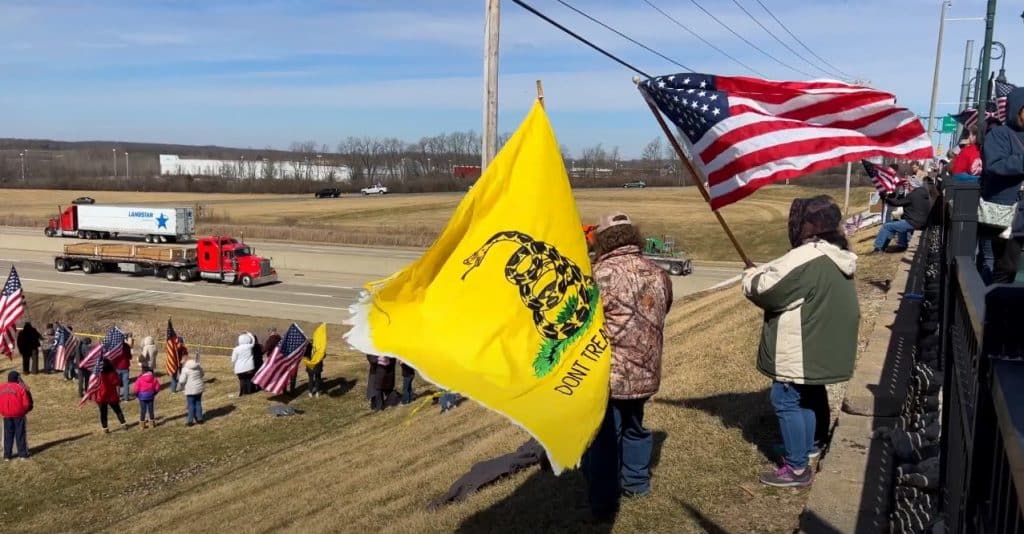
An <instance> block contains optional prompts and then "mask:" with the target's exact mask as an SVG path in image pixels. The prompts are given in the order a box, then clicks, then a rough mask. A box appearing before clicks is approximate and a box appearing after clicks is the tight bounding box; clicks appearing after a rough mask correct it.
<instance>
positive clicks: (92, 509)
mask: <svg viewBox="0 0 1024 534" xmlns="http://www.w3.org/2000/svg"><path fill="white" fill-rule="evenodd" d="M855 242H856V246H857V250H858V252H864V248H865V241H864V239H863V236H862V238H860V239H857V240H855ZM898 260H899V258H898V256H889V255H886V256H872V257H868V258H862V260H861V271H860V274H859V275H858V280H857V284H858V291H859V292H860V294H861V308H862V311H863V312H864V313H863V321H862V326H861V334H862V336H863V335H865V333H866V332H867V331H868V329H869V327H870V324H872V323H873V321H874V316H873V315H872V312H871V310H873V309H875V310H876V309H877V307H876V301H877V300H878V299H880V298H881V295H882V294H883V293H882V292H881V290H880V289H876V288H875V286H874V283H875V282H877V279H878V278H883V277H885V276H891V273H893V272H894V271H895V264H896V262H897V261H898ZM29 298H30V303H32V316H33V318H35V319H36V321H37V322H41V321H43V320H46V319H49V318H57V317H63V318H68V319H70V320H71V321H72V322H73V323H74V324H76V325H77V326H78V330H80V331H85V330H87V329H88V330H92V331H98V330H100V329H102V328H103V327H105V326H107V325H109V324H110V323H111V322H112V321H115V320H119V318H123V317H131V322H129V321H127V320H124V321H122V322H121V324H122V325H123V326H125V327H126V328H130V329H132V330H133V331H134V332H136V333H137V334H142V333H157V334H159V333H162V332H163V328H164V327H165V324H166V318H167V315H168V313H172V314H176V315H175V325H176V326H177V327H178V329H179V331H180V332H181V333H182V335H184V336H186V337H189V338H190V339H192V340H194V342H203V343H204V344H210V345H220V344H223V345H225V346H229V345H230V344H231V342H232V341H233V339H234V337H235V336H236V335H237V332H238V331H239V330H240V329H241V328H247V329H259V331H260V332H262V330H263V329H264V328H265V327H266V326H268V325H270V324H275V325H276V326H278V327H279V328H281V327H284V326H285V322H284V321H276V322H275V321H269V320H264V319H257V318H249V317H242V316H223V315H213V314H206V313H204V312H201V311H197V312H195V313H190V314H188V315H187V316H186V315H185V314H182V313H181V312H168V311H167V310H162V309H159V308H147V309H143V308H140V307H133V306H129V305H125V304H118V303H98V302H94V301H79V300H75V299H63V298H61V299H53V298H51V297H43V296H38V295H30V296H29ZM874 315H877V312H875V314H874ZM760 320H761V314H760V312H759V310H757V309H756V308H755V307H754V306H752V305H750V304H748V303H747V302H746V301H745V299H744V298H743V297H742V296H741V295H740V293H739V291H738V290H737V288H736V287H730V288H725V289H722V290H719V291H715V292H712V293H709V294H705V295H703V296H701V297H699V298H694V299H687V300H685V301H682V302H679V303H677V304H676V308H675V309H673V311H672V313H671V315H670V318H669V325H668V327H667V329H666V332H665V348H666V349H665V350H666V351H665V360H664V370H663V382H662V386H661V391H660V392H659V393H658V395H657V396H656V397H655V398H654V400H653V401H652V402H650V403H648V405H647V406H648V410H647V415H646V424H647V426H648V427H649V428H650V429H651V430H652V432H653V433H654V436H655V443H656V446H655V455H654V459H653V473H654V474H653V477H654V478H653V485H654V493H653V494H652V495H651V496H649V497H648V498H645V499H642V500H629V501H626V502H625V503H624V505H623V509H622V512H621V514H620V515H619V518H618V519H617V521H616V524H615V526H614V528H613V529H612V531H613V532H703V531H709V530H711V531H713V530H714V529H722V530H721V531H726V532H786V531H790V530H791V529H792V528H793V527H794V526H795V525H796V520H797V517H798V515H799V512H800V510H801V509H802V507H803V504H804V502H805V501H806V496H807V492H806V491H802V490H778V489H769V488H764V487H760V486H759V485H758V484H757V483H756V476H757V474H758V473H759V472H761V471H762V470H765V469H767V468H769V467H770V466H771V459H770V458H769V456H768V453H767V451H768V449H769V447H770V446H771V444H772V443H774V442H776V441H778V437H777V423H776V420H775V416H774V413H773V412H772V410H771V406H770V404H769V402H768V397H767V388H768V385H769V383H768V380H767V379H766V378H765V377H763V376H761V375H760V374H758V373H757V371H756V370H755V368H754V357H755V348H756V343H757V338H758V333H759V329H760ZM305 326H307V327H309V326H311V325H305ZM307 331H308V330H307ZM340 331H341V330H340V328H332V329H331V331H330V339H331V345H330V350H329V353H330V356H329V357H328V359H327V360H326V369H325V373H324V374H325V379H326V380H327V382H328V383H329V384H330V385H331V387H332V391H331V394H330V395H328V396H325V397H321V398H318V399H310V398H308V397H305V396H300V397H298V398H296V399H289V398H283V399H278V400H283V401H287V402H289V403H290V404H291V406H293V407H295V408H297V409H299V410H301V411H302V412H303V413H302V414H300V415H299V416H296V417H289V418H279V419H275V418H272V417H270V416H269V415H268V413H267V406H268V404H269V401H268V400H267V399H266V398H265V396H264V395H255V396H251V397H244V398H242V399H238V398H230V397H229V396H228V395H229V394H230V393H234V392H235V389H236V387H237V386H236V381H235V378H234V376H233V375H232V374H231V372H230V367H229V361H228V359H227V358H226V357H225V356H224V355H222V354H219V353H217V352H216V351H212V350H211V351H210V353H209V355H208V356H207V354H206V353H204V360H203V361H204V366H205V367H206V369H207V373H208V376H209V378H210V379H211V382H210V383H209V384H208V393H207V394H206V395H205V396H204V407H205V408H206V410H207V411H208V412H213V414H214V416H213V417H211V418H210V420H209V422H208V423H207V424H205V425H203V426H202V427H193V428H186V427H185V426H184V424H183V418H182V413H183V410H184V406H183V399H181V398H180V397H179V396H174V395H170V394H167V393H166V392H164V393H161V395H160V397H159V398H158V401H157V415H158V416H160V417H163V418H164V419H165V423H164V424H163V425H162V426H160V427H158V428H156V429H153V430H145V431H143V430H141V429H138V428H137V427H135V428H132V429H130V430H128V431H120V430H118V431H116V432H114V433H112V434H110V435H102V434H99V433H98V432H97V430H98V424H97V423H96V414H95V411H96V408H95V407H94V406H92V405H89V406H87V407H85V408H83V409H81V410H78V409H76V408H75V407H74V404H75V396H74V391H73V388H72V386H71V385H70V384H68V383H65V382H64V381H63V380H62V379H59V378H57V377H56V376H31V377H29V383H30V385H31V386H32V388H33V391H34V392H35V394H36V399H37V409H36V411H35V412H33V413H32V414H31V415H30V416H29V440H30V444H31V445H32V446H33V447H34V448H35V449H36V455H35V457H34V458H33V460H31V461H30V462H14V463H12V464H9V465H3V466H0V470H2V471H3V476H4V477H5V480H6V481H7V487H8V488H9V489H8V491H7V493H6V494H5V500H4V506H3V507H0V521H3V522H4V524H5V526H6V525H12V526H13V528H12V529H11V530H12V531H18V532H29V531H31V532H36V531H44V530H62V531H63V530H78V529H89V530H111V531H113V530H116V531H128V532H143V531H152V530H154V529H160V530H170V531H173V532H178V531H185V530H187V529H191V530H192V531H195V530H196V529H197V528H198V529H200V530H202V531H205V530H212V529H214V528H217V527H219V526H222V525H227V524H230V525H245V527H243V529H245V530H257V531H274V530H290V531H300V530H301V531H303V532H337V531H351V532H359V531H377V530H380V529H381V525H382V524H387V528H388V529H389V530H394V531H398V532H447V531H461V532H539V531H580V530H581V529H584V527H583V526H582V525H583V521H584V520H585V519H586V517H587V509H586V499H585V485H584V482H583V480H582V478H581V476H580V474H579V472H578V471H571V472H568V473H567V474H565V475H564V476H562V477H560V478H555V477H554V476H552V475H550V474H547V473H543V472H540V471H539V470H537V469H530V470H526V471H524V472H521V473H519V474H517V475H516V476H513V477H511V478H510V479H509V480H506V481H504V482H502V483H500V484H497V485H495V486H493V487H490V488H487V489H485V490H483V491H481V492H480V493H478V494H477V495H475V496H473V497H472V498H470V499H469V500H468V501H466V502H464V503H461V504H459V505H455V506H451V507H447V508H444V509H442V510H440V511H437V512H428V511H427V510H426V505H427V503H428V502H429V501H430V500H431V499H433V498H436V497H437V496H439V495H441V494H443V493H444V491H445V490H446V489H447V487H448V485H449V484H450V483H451V482H453V481H454V480H455V479H456V478H457V477H458V476H460V475H461V474H462V473H464V472H465V471H466V470H468V469H469V467H470V466H471V465H472V464H473V463H475V462H477V461H480V460H483V459H487V458H490V457H494V456H497V455H500V454H504V453H507V452H510V451H512V450H514V449H515V448H516V447H517V446H518V445H519V444H521V443H522V442H523V441H525V440H526V439H527V436H526V435H525V433H524V432H523V431H521V430H520V429H518V428H517V427H515V426H514V425H512V424H510V423H509V422H507V421H506V420H505V419H503V418H501V417H499V416H497V415H495V414H494V413H492V412H489V411H487V410H485V409H483V408H481V407H479V406H477V405H475V404H474V403H472V402H466V403H464V404H463V405H462V406H461V407H459V408H458V409H456V410H454V411H453V412H450V413H447V414H443V415H442V414H440V413H438V410H437V408H436V407H426V408H424V409H422V410H421V411H419V412H418V413H416V414H415V415H413V413H412V412H413V407H400V408H396V409H389V410H387V411H385V412H383V413H379V414H370V413H369V412H368V410H367V409H366V403H365V402H364V400H363V396H362V387H363V382H362V381H363V378H364V377H365V372H366V371H365V359H364V358H363V357H362V355H359V354H356V353H352V352H349V351H347V350H346V349H344V348H343V346H342V345H341V343H340V342H341V339H340V337H339V334H340ZM6 367H8V366H7V365H3V364H0V368H6ZM304 383H305V377H304V374H301V375H300V381H299V388H300V392H302V391H304ZM431 390H432V388H431V387H429V386H426V385H423V384H422V383H419V386H418V392H419V393H421V394H424V393H427V392H428V391H431ZM126 412H127V414H128V416H129V418H130V419H132V420H133V419H135V418H137V415H138V409H137V407H136V406H135V405H134V404H129V405H128V406H127V409H126ZM182 518H189V519H188V520H187V521H185V520H182Z"/></svg>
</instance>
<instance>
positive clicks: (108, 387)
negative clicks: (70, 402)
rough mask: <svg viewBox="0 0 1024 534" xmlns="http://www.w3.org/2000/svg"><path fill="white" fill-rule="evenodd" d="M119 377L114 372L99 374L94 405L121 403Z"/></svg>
mask: <svg viewBox="0 0 1024 534" xmlns="http://www.w3.org/2000/svg"><path fill="white" fill-rule="evenodd" d="M120 388H121V377H119V376H117V373H116V372H114V371H106V372H103V373H100V382H99V389H98V390H97V391H96V398H95V401H96V404H117V403H119V402H121V392H120Z"/></svg>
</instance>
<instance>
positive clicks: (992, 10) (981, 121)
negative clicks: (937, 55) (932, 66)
mask: <svg viewBox="0 0 1024 534" xmlns="http://www.w3.org/2000/svg"><path fill="white" fill-rule="evenodd" d="M995 23H996V0H988V9H987V10H986V12H985V44H984V45H983V46H982V50H981V84H982V89H981V94H980V95H979V96H978V144H979V145H982V144H983V143H984V142H985V127H986V126H987V125H988V120H987V119H986V117H985V110H986V109H987V108H988V95H989V94H990V93H991V92H992V88H991V86H990V85H989V80H988V73H989V66H990V63H992V31H993V29H994V28H995Z"/></svg>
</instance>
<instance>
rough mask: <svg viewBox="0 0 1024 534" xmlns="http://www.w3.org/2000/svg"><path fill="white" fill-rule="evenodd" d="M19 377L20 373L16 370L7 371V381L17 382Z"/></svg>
mask: <svg viewBox="0 0 1024 534" xmlns="http://www.w3.org/2000/svg"><path fill="white" fill-rule="evenodd" d="M20 379H21V373H19V372H17V371H11V372H9V373H7V381H8V382H17V381H18V380H20Z"/></svg>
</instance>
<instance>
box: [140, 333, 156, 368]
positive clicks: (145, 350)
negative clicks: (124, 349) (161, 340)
mask: <svg viewBox="0 0 1024 534" xmlns="http://www.w3.org/2000/svg"><path fill="white" fill-rule="evenodd" d="M156 358H157V349H156V343H155V342H154V341H153V336H146V337H145V338H143V339H142V352H140V353H139V366H141V367H149V368H150V369H156Z"/></svg>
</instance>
